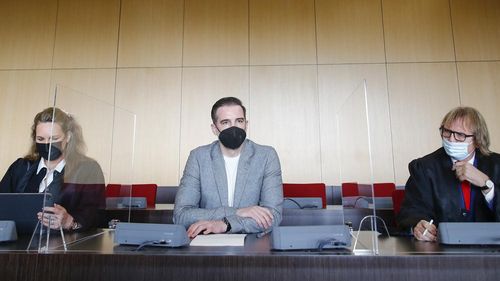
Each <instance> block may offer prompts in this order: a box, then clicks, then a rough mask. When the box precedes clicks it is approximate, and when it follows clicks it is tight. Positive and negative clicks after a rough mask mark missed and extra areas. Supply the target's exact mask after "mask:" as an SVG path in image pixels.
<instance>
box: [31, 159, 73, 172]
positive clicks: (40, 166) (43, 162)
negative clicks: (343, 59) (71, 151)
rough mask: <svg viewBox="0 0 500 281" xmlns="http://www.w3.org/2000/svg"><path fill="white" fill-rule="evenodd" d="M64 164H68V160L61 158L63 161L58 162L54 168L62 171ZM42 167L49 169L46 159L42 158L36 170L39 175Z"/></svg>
mask: <svg viewBox="0 0 500 281" xmlns="http://www.w3.org/2000/svg"><path fill="white" fill-rule="evenodd" d="M64 166H66V160H64V159H63V160H61V162H59V163H57V165H56V167H55V168H54V170H56V171H58V172H59V173H62V170H63V169H64ZM42 168H45V169H47V170H48V168H47V165H45V159H43V158H40V162H38V168H37V170H36V174H37V175H38V174H39V173H40V171H41V170H42Z"/></svg>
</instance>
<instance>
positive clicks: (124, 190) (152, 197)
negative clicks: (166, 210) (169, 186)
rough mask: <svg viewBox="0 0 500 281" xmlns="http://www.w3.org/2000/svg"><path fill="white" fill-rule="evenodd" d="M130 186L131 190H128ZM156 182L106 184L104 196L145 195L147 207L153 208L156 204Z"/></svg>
mask: <svg viewBox="0 0 500 281" xmlns="http://www.w3.org/2000/svg"><path fill="white" fill-rule="evenodd" d="M130 188H132V190H130ZM157 188H158V186H157V185H156V184H133V185H126V184H108V186H107V187H106V197H128V196H130V195H132V197H145V198H146V202H147V205H148V208H154V207H155V204H156V190H157Z"/></svg>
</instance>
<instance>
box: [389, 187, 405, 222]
mask: <svg viewBox="0 0 500 281" xmlns="http://www.w3.org/2000/svg"><path fill="white" fill-rule="evenodd" d="M404 198H405V190H404V189H395V190H393V191H392V208H393V210H394V218H396V216H397V215H398V214H399V211H400V210H401V204H402V203H403V199H404Z"/></svg>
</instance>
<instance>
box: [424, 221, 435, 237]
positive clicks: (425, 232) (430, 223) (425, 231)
mask: <svg viewBox="0 0 500 281" xmlns="http://www.w3.org/2000/svg"><path fill="white" fill-rule="evenodd" d="M433 222H434V220H433V219H431V221H430V222H429V225H432V223H433ZM427 231H428V230H427V228H425V230H424V234H423V235H422V236H425V235H426V234H427Z"/></svg>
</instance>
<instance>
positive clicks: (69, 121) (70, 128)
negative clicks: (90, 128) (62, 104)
mask: <svg viewBox="0 0 500 281" xmlns="http://www.w3.org/2000/svg"><path fill="white" fill-rule="evenodd" d="M52 121H54V123H57V124H59V126H61V129H62V131H63V133H64V135H65V137H66V138H69V139H68V142H67V145H66V148H65V149H64V152H63V155H64V159H65V161H66V165H67V167H68V169H67V170H69V171H72V169H71V168H73V167H76V166H77V165H78V162H79V161H81V160H82V159H84V158H86V157H85V152H86V150H87V147H86V145H85V142H84V140H83V133H82V127H81V126H80V124H78V122H76V120H75V119H74V118H73V116H71V115H70V114H68V113H66V112H64V111H62V110H61V109H59V108H57V107H49V108H46V109H44V110H43V111H41V112H39V113H38V114H37V115H36V116H35V118H34V119H33V125H32V126H31V146H30V149H29V152H28V154H27V155H26V156H25V157H24V158H25V159H28V160H31V161H36V160H38V159H40V155H39V154H38V152H37V150H36V126H37V125H38V124H40V123H47V122H52ZM65 177H66V175H65Z"/></svg>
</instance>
